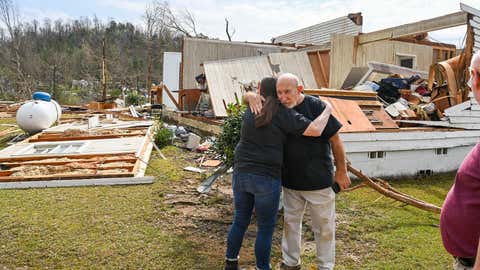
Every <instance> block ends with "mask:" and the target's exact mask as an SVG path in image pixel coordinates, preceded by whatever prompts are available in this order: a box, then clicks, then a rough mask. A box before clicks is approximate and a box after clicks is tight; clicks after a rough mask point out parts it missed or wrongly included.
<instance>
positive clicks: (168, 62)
mask: <svg viewBox="0 0 480 270" xmlns="http://www.w3.org/2000/svg"><path fill="white" fill-rule="evenodd" d="M181 62H182V53H179V52H164V53H163V82H164V83H165V84H166V85H167V87H168V89H169V90H170V91H176V90H178V89H179V85H180V63H181ZM172 94H173V96H174V97H175V99H176V100H177V102H178V93H174V92H172ZM163 104H165V105H166V106H167V107H170V108H176V107H175V105H174V104H173V102H172V101H171V100H170V98H169V97H168V95H167V93H166V92H165V91H163Z"/></svg>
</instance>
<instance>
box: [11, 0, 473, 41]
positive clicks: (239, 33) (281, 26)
mask: <svg viewBox="0 0 480 270" xmlns="http://www.w3.org/2000/svg"><path fill="white" fill-rule="evenodd" d="M13 1H15V0H13ZM149 2H150V1H145V0H102V1H94V0H81V1H78V0H77V1H72V0H43V1H40V0H17V1H16V3H17V5H18V7H19V10H20V13H21V14H22V17H23V19H25V20H31V19H34V18H35V19H37V20H40V21H41V20H42V19H43V18H45V17H48V18H50V19H51V20H55V19H63V20H69V19H75V18H79V17H93V15H96V16H97V17H99V18H100V19H102V20H103V21H107V20H108V19H115V20H117V21H123V22H127V21H128V22H132V23H133V24H135V25H141V24H142V14H143V12H144V10H145V6H146V5H147V4H148V3H149ZM462 2H463V3H465V4H468V5H470V6H472V7H475V8H477V9H480V0H463V1H462ZM169 3H170V6H171V7H172V8H174V9H177V10H182V9H186V8H187V9H188V10H190V11H191V12H192V13H193V14H194V16H195V18H196V20H197V24H198V30H199V32H202V33H204V34H206V35H207V36H209V37H215V38H220V39H226V34H225V17H227V18H228V19H229V20H230V22H231V24H232V25H233V27H234V28H235V30H236V33H235V35H234V36H233V40H238V41H265V42H269V41H270V39H271V38H272V37H275V36H278V35H282V34H285V33H288V32H291V31H294V30H297V29H300V28H303V27H306V26H309V25H312V24H316V23H319V22H323V21H327V20H330V19H334V18H337V17H340V16H345V15H347V14H348V13H355V12H362V15H363V32H370V31H374V30H379V29H383V28H387V27H391V26H396V25H400V24H404V23H410V22H415V21H419V20H424V19H429V18H433V17H436V16H441V15H446V14H449V13H453V12H457V11H459V10H460V2H459V1H454V0H389V1H388V0H387V1H378V0H362V1H360V0H324V1H306V0H292V1H285V0H256V1H255V0H236V1H226V0H195V1H194V0H171V1H169ZM464 35H465V27H463V26H460V27H456V28H451V29H448V30H442V31H437V32H434V33H431V38H432V39H433V40H436V41H442V42H448V43H452V44H455V45H457V46H458V45H459V44H460V43H461V41H462V40H463V38H464Z"/></svg>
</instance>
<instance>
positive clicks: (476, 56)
mask: <svg viewBox="0 0 480 270" xmlns="http://www.w3.org/2000/svg"><path fill="white" fill-rule="evenodd" d="M474 62H479V63H480V51H477V52H476V53H474V54H473V55H472V60H471V61H470V67H471V68H473V63H474Z"/></svg>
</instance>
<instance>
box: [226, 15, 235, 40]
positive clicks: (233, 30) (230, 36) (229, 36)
mask: <svg viewBox="0 0 480 270" xmlns="http://www.w3.org/2000/svg"><path fill="white" fill-rule="evenodd" d="M229 24H230V22H229V21H228V19H227V18H225V32H227V37H228V41H232V37H233V35H235V28H232V32H231V33H230V29H229V28H228V27H229Z"/></svg>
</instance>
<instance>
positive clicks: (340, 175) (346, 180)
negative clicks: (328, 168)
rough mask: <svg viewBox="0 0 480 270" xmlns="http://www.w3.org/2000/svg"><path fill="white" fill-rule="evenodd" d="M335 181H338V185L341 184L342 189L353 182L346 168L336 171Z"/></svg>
mask: <svg viewBox="0 0 480 270" xmlns="http://www.w3.org/2000/svg"><path fill="white" fill-rule="evenodd" d="M335 182H337V183H338V185H339V186H340V190H344V189H346V188H348V187H349V186H350V184H351V183H352V182H351V181H350V177H349V176H348V173H347V172H346V171H344V170H340V171H339V170H336V171H335Z"/></svg>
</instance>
